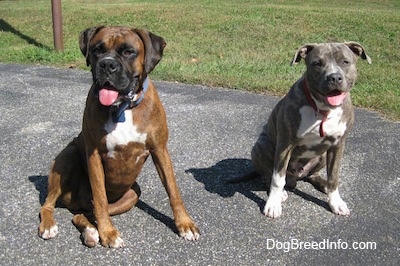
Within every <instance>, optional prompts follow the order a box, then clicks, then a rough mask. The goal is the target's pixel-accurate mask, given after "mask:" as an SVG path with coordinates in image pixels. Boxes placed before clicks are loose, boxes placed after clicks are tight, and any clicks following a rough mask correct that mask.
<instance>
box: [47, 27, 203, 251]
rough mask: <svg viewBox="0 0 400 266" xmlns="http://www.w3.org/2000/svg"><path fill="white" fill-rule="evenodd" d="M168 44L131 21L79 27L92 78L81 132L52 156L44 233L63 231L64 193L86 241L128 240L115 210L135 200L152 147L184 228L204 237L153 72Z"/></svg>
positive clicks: (190, 235) (117, 243)
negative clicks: (178, 175)
mask: <svg viewBox="0 0 400 266" xmlns="http://www.w3.org/2000/svg"><path fill="white" fill-rule="evenodd" d="M165 45H166V43H165V41H164V39H163V38H161V37H159V36H156V35H154V34H152V33H151V32H148V31H145V30H138V29H134V28H129V27H104V26H99V27H94V28H90V29H87V30H85V31H83V32H82V33H81V35H80V49H81V51H82V53H83V55H84V56H85V57H86V60H87V64H88V65H91V68H92V76H93V85H92V87H91V89H90V91H89V95H88V97H87V101H86V108H85V111H84V115H83V122H82V132H81V133H80V134H79V136H78V137H76V138H75V139H74V140H73V141H72V142H70V143H69V144H68V146H67V147H66V148H65V149H64V150H63V151H62V152H61V153H60V154H59V155H58V156H57V157H56V158H55V160H54V162H53V163H52V167H51V171H50V174H49V180H48V196H47V198H46V201H45V203H44V205H43V207H42V209H41V211H40V218H41V222H40V226H39V235H40V237H42V238H43V239H50V238H53V237H55V236H56V234H57V233H58V227H57V224H56V221H55V219H54V207H55V204H56V201H57V200H58V199H60V200H61V202H62V203H63V204H64V205H65V206H66V207H67V208H68V209H69V210H71V211H72V212H73V213H75V216H74V217H73V223H74V225H75V226H76V227H77V228H78V229H79V231H80V232H81V233H82V239H83V242H84V244H86V245H87V246H89V247H94V246H96V245H97V243H98V242H99V238H100V240H101V244H102V245H103V246H105V247H113V248H117V247H123V246H124V242H123V240H122V239H121V237H120V234H119V232H118V231H117V229H116V228H115V227H114V225H113V224H112V222H111V219H110V215H116V214H121V213H124V212H126V211H128V210H130V209H131V208H132V207H133V206H134V205H135V204H136V203H137V202H138V200H139V196H140V188H139V186H138V184H137V183H136V178H137V177H138V175H139V173H140V170H141V169H142V166H143V164H144V162H145V161H146V159H147V157H148V155H149V154H151V157H152V159H153V162H154V164H155V166H156V169H157V171H158V174H159V176H160V178H161V181H162V183H163V185H164V187H165V189H166V191H167V193H168V196H169V199H170V204H171V207H172V211H173V215H174V219H175V225H176V227H177V229H178V232H179V235H180V236H181V237H183V238H185V239H187V240H197V239H198V238H199V230H198V228H197V227H196V225H195V223H194V222H193V220H192V219H191V218H190V216H189V215H188V213H187V211H186V209H185V207H184V204H183V201H182V199H181V196H180V193H179V190H178V187H177V184H176V181H175V176H174V171H173V168H172V163H171V159H170V156H169V153H168V150H167V139H168V128H167V122H166V115H165V111H164V108H163V106H162V104H161V102H160V99H159V97H158V94H157V91H156V89H155V87H154V85H153V83H152V82H151V81H150V79H149V77H148V74H149V73H150V72H151V71H152V70H153V69H154V67H155V66H156V65H157V64H158V62H159V61H160V60H161V57H162V55H163V49H164V47H165ZM95 222H96V223H97V227H96V226H95V225H94V224H95Z"/></svg>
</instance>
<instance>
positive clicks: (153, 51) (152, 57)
mask: <svg viewBox="0 0 400 266" xmlns="http://www.w3.org/2000/svg"><path fill="white" fill-rule="evenodd" d="M133 31H134V32H136V33H137V34H138V35H139V37H140V38H141V39H142V41H143V44H144V48H145V50H146V51H145V71H146V73H147V74H149V73H150V72H151V71H152V70H153V69H154V67H155V66H156V65H157V64H158V62H160V60H161V58H162V56H163V51H164V47H165V46H166V45H167V43H166V42H165V41H164V39H163V38H162V37H160V36H157V35H155V34H153V33H151V32H149V31H146V30H139V29H133Z"/></svg>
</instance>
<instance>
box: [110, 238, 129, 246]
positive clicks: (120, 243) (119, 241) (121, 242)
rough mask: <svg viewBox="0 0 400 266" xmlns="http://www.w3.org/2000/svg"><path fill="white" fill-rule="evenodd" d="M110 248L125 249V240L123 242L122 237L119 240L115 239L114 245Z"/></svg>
mask: <svg viewBox="0 0 400 266" xmlns="http://www.w3.org/2000/svg"><path fill="white" fill-rule="evenodd" d="M109 247H110V248H123V247H125V244H124V240H122V238H121V237H117V239H115V241H114V243H111V244H110V245H109Z"/></svg>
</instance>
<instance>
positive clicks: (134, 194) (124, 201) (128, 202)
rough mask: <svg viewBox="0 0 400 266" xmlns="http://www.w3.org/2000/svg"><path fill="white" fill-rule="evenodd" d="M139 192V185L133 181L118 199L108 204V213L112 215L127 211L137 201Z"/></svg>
mask: <svg viewBox="0 0 400 266" xmlns="http://www.w3.org/2000/svg"><path fill="white" fill-rule="evenodd" d="M140 194H141V191H140V187H139V185H138V184H137V183H136V182H135V183H134V184H133V185H132V187H131V189H129V190H128V191H127V192H125V194H124V195H123V196H122V197H121V198H120V199H119V200H118V201H116V202H113V203H110V204H108V213H109V214H110V215H111V216H112V215H117V214H121V213H124V212H127V211H129V210H130V209H132V207H133V206H135V205H136V203H137V202H138V201H139V197H140Z"/></svg>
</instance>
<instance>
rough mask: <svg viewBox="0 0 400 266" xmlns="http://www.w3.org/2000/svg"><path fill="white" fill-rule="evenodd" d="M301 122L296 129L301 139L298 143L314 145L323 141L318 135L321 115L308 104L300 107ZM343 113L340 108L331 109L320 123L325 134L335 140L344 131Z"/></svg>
mask: <svg viewBox="0 0 400 266" xmlns="http://www.w3.org/2000/svg"><path fill="white" fill-rule="evenodd" d="M300 115H301V122H300V126H299V129H298V130H297V137H298V138H300V139H302V141H301V143H300V145H307V146H310V147H311V146H314V145H318V144H320V143H321V142H322V141H323V139H324V138H323V137H321V136H320V135H319V128H320V125H321V122H322V118H323V116H322V115H321V114H316V113H315V111H314V109H313V108H311V107H310V106H303V107H302V108H300ZM342 115H343V109H342V108H336V109H334V110H332V111H331V112H330V113H329V114H328V116H327V119H326V120H325V122H324V123H323V125H322V128H323V130H324V134H325V136H329V137H333V138H335V139H337V141H338V140H339V139H340V138H341V137H342V136H343V134H344V133H345V131H346V128H347V126H346V123H345V122H343V121H341V117H342Z"/></svg>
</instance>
